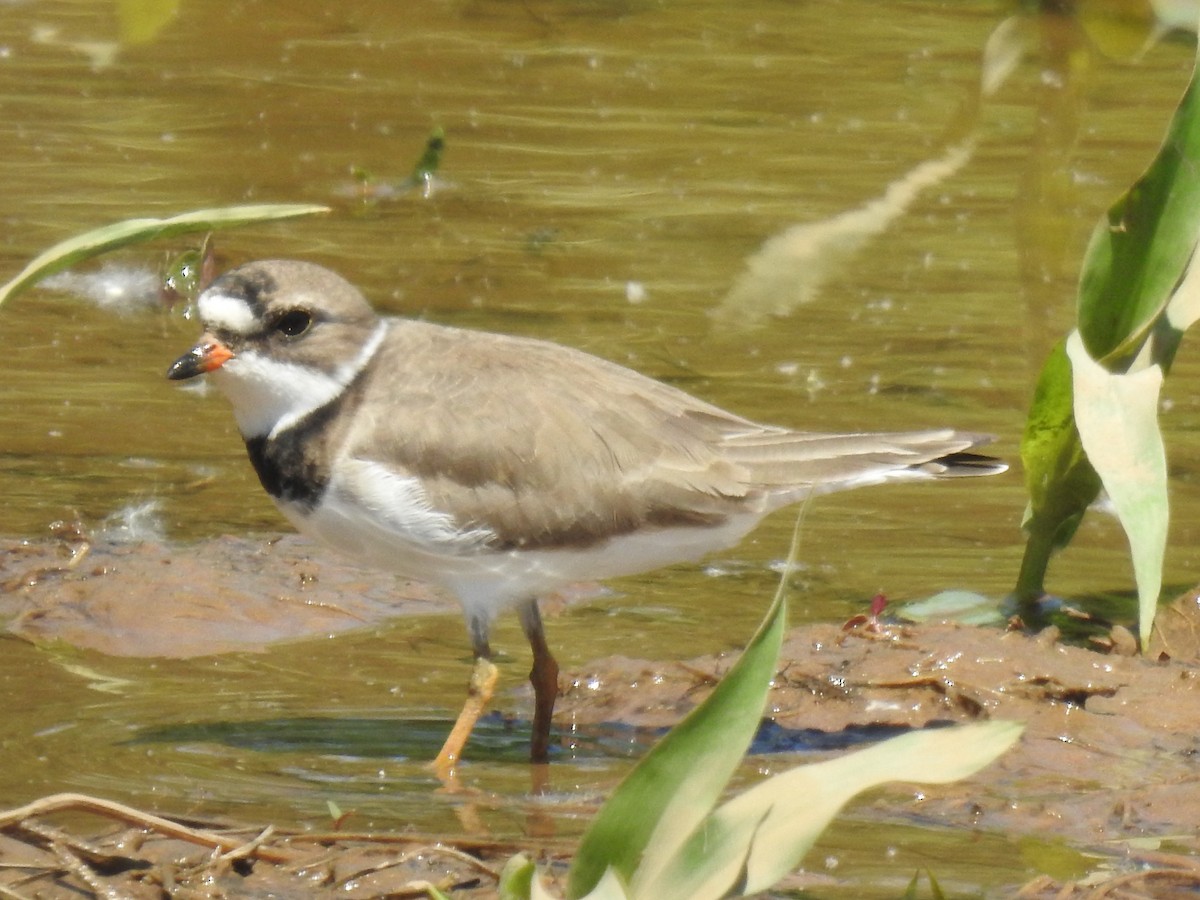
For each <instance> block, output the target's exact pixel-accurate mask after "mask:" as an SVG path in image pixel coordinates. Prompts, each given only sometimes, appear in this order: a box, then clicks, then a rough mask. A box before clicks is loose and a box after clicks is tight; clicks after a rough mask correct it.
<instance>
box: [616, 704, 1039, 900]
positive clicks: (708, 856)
mask: <svg viewBox="0 0 1200 900" xmlns="http://www.w3.org/2000/svg"><path fill="white" fill-rule="evenodd" d="M1023 728H1024V726H1023V725H1022V724H1021V723H1019V722H984V723H979V724H971V725H962V726H957V727H953V728H936V729H926V730H923V731H915V732H911V733H909V734H904V735H900V736H899V737H895V738H892V739H890V740H887V741H883V742H881V743H879V744H876V745H874V746H873V747H868V748H866V749H865V750H859V751H857V752H855V753H850V754H847V755H846V756H842V757H839V758H837V759H832V760H829V761H827V762H822V763H816V764H814V765H810V766H801V767H799V768H796V769H792V770H791V771H788V772H784V773H782V774H780V775H776V776H775V777H773V778H769V779H767V780H766V781H763V782H761V783H760V784H758V785H756V786H755V787H753V788H751V789H749V790H747V791H745V792H744V793H742V794H740V795H738V796H737V797H735V798H733V799H732V800H730V801H729V802H728V803H726V804H725V805H724V806H722V807H721V808H720V809H718V810H717V811H716V812H714V813H713V814H712V816H711V817H709V819H708V820H706V821H705V823H704V824H703V826H702V827H701V828H700V829H698V830H697V832H696V833H695V834H694V835H693V836H692V838H691V839H690V840H689V841H688V842H687V844H686V845H685V846H684V847H683V848H681V850H680V852H679V853H678V854H676V856H675V858H674V859H673V860H672V865H671V866H670V867H669V868H666V869H663V870H662V871H661V872H660V873H659V875H658V877H657V878H656V879H655V881H653V882H651V883H645V884H640V885H637V886H635V890H634V896H635V897H636V898H638V900H650V898H654V900H709V898H714V900H715V898H719V897H725V896H729V895H732V894H753V893H757V892H759V891H764V890H766V889H768V888H770V887H771V886H772V885H773V884H775V883H776V882H777V881H779V879H780V878H782V877H783V876H784V875H786V874H787V873H788V872H790V871H792V870H793V869H794V868H795V867H796V866H797V865H798V864H799V862H800V860H801V859H802V858H803V856H804V854H805V853H806V852H807V851H808V850H809V848H810V847H811V846H812V844H813V843H814V842H815V841H816V839H817V838H818V837H819V836H820V834H821V832H822V831H824V829H825V828H826V826H827V825H828V824H829V822H830V821H831V820H832V819H833V818H834V816H835V815H837V813H838V810H840V809H841V808H842V806H843V805H845V803H846V801H847V800H849V799H850V798H851V797H853V796H854V795H855V794H858V793H861V792H862V791H865V790H867V789H869V788H872V787H876V786H878V785H881V784H885V783H886V782H889V781H904V782H914V783H917V784H946V783H948V782H951V781H957V780H959V779H961V778H966V777H967V776H968V775H972V774H974V773H975V772H977V771H978V770H979V769H981V768H983V767H984V766H986V765H988V763H990V762H992V761H993V760H995V759H996V758H997V757H998V756H999V755H1000V754H1001V753H1003V752H1004V751H1005V750H1007V749H1008V748H1009V747H1011V746H1012V745H1013V744H1014V743H1015V742H1016V740H1017V738H1018V737H1019V736H1020V734H1021V731H1022V730H1023Z"/></svg>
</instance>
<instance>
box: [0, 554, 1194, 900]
mask: <svg viewBox="0 0 1200 900" xmlns="http://www.w3.org/2000/svg"><path fill="white" fill-rule="evenodd" d="M62 537H63V540H61V541H59V542H55V543H44V544H32V543H28V542H10V543H8V544H6V545H3V546H0V616H2V617H3V618H4V619H5V620H7V622H8V628H9V630H10V631H11V632H12V633H14V634H16V635H20V636H22V637H25V638H27V639H29V640H31V641H34V642H45V641H51V640H61V641H67V642H69V643H72V644H77V645H80V646H85V647H91V648H94V649H99V650H102V651H104V652H107V653H114V654H122V655H132V654H136V655H155V654H161V655H174V656H183V655H191V654H196V653H213V652H220V651H224V650H230V649H246V648H249V647H254V646H262V645H265V644H266V643H269V642H271V641H275V640H280V639H283V638H288V637H297V636H300V635H303V634H310V633H314V632H322V633H329V632H332V631H337V630H342V629H348V628H354V627H359V626H361V625H363V624H365V623H369V622H377V621H381V620H383V619H386V618H391V617H394V616H397V615H402V614H405V613H417V612H430V611H433V610H435V609H439V608H443V609H444V606H443V605H442V604H440V603H439V602H438V600H437V598H436V597H434V596H432V595H430V594H429V593H428V592H427V591H425V590H424V589H422V588H420V587H419V586H416V585H412V586H411V587H410V589H409V590H408V591H407V593H408V594H409V597H408V598H407V599H406V600H404V601H403V602H397V600H396V599H395V597H394V595H393V591H392V590H391V589H389V590H387V591H386V592H385V591H383V590H382V589H381V588H380V587H379V585H378V584H377V583H376V582H374V581H373V580H372V579H371V578H370V577H369V576H366V575H363V574H361V573H359V572H357V571H356V570H353V569H348V568H347V569H343V568H341V567H339V566H338V564H337V563H336V562H334V561H331V560H329V558H327V557H322V558H321V561H320V562H314V561H312V560H310V559H309V558H308V556H307V555H306V545H305V544H304V543H303V542H302V541H299V540H298V539H294V538H284V539H281V540H279V541H273V542H267V543H264V542H261V541H253V540H234V539H225V540H217V541H211V542H208V543H207V544H204V545H201V546H199V547H196V548H194V549H193V550H191V551H190V552H189V553H187V554H179V553H172V552H170V551H169V550H168V549H167V548H165V547H161V546H156V545H151V544H143V545H137V546H130V547H117V546H109V547H89V546H88V545H87V543H86V541H85V540H84V539H83V538H82V536H80V535H78V534H71V533H69V532H68V533H66V534H64V535H63V536H62ZM213 572H222V573H228V574H227V575H226V574H222V576H221V578H220V579H214V578H213V576H212V573H213ZM318 578H319V580H320V583H321V596H322V597H323V598H325V602H322V603H314V602H313V597H312V596H311V593H310V592H309V591H308V586H309V585H310V584H311V583H312V581H313V580H315V579H318ZM197 584H203V585H207V586H208V590H207V591H205V594H204V598H202V599H201V600H199V601H196V602H192V603H189V604H183V603H179V604H176V605H175V606H173V607H172V608H171V612H170V613H167V614H164V615H159V616H156V617H155V619H154V622H153V623H152V624H150V623H147V622H146V618H145V617H144V616H142V615H139V609H142V608H144V606H143V604H144V602H145V596H144V594H145V591H147V590H152V591H153V592H154V596H155V598H156V603H157V608H158V609H160V610H162V609H163V598H164V597H171V596H178V597H189V598H194V597H195V596H196V593H197V592H196V591H195V590H194V586H195V585H197ZM280 585H285V586H286V589H285V590H281V589H280ZM139 586H141V587H142V590H139ZM389 588H390V586H389ZM329 598H336V601H331V600H330V599H329ZM1197 606H1198V600H1197V597H1196V596H1195V595H1191V596H1188V597H1183V598H1180V600H1179V601H1177V603H1176V604H1175V605H1174V606H1173V607H1172V609H1171V611H1170V613H1169V614H1168V615H1166V616H1162V617H1160V618H1162V619H1163V621H1164V622H1166V623H1168V626H1169V630H1168V629H1164V633H1160V634H1158V635H1156V641H1155V645H1154V647H1153V648H1152V652H1151V653H1150V654H1148V655H1147V656H1146V657H1138V656H1125V655H1120V654H1119V653H1118V652H1116V651H1117V649H1118V648H1121V647H1127V646H1128V643H1129V642H1128V640H1127V639H1124V638H1123V637H1122V636H1121V635H1120V634H1118V635H1116V636H1115V638H1114V640H1113V641H1112V642H1111V643H1110V646H1109V647H1107V648H1106V649H1107V650H1108V651H1109V652H1097V651H1096V650H1094V649H1083V648H1079V647H1072V646H1065V645H1063V644H1062V643H1060V642H1059V640H1058V637H1057V634H1056V633H1055V632H1054V631H1053V630H1050V631H1047V632H1043V633H1041V634H1039V635H1035V636H1030V635H1027V634H1024V633H1020V632H1017V631H1007V632H1006V631H1001V630H996V629H985V628H971V627H962V626H957V625H952V624H935V625H921V626H908V625H884V626H871V625H868V624H864V623H859V624H858V625H856V626H855V627H853V628H849V629H846V628H843V627H840V626H834V625H816V626H806V627H802V628H796V629H794V630H793V631H792V632H791V633H790V634H789V635H788V638H787V641H786V644H785V647H784V652H783V657H782V659H783V663H782V664H781V668H780V671H779V675H778V677H777V678H776V681H775V685H774V688H773V692H772V695H771V700H770V711H771V714H772V717H773V718H774V720H775V722H776V723H777V724H778V725H780V726H783V727H785V728H788V729H797V733H798V734H800V735H801V736H802V735H804V734H826V735H828V734H840V733H844V732H850V731H853V730H855V729H868V730H869V729H871V728H877V727H879V726H898V727H899V726H902V727H922V726H926V725H930V724H931V723H941V722H954V721H969V720H978V719H984V718H1002V719H1016V720H1019V721H1022V722H1024V723H1026V731H1025V734H1024V736H1023V738H1022V740H1021V742H1020V744H1019V745H1018V747H1017V748H1015V749H1014V750H1013V751H1011V752H1009V753H1008V754H1007V755H1005V756H1004V757H1003V758H1002V759H1001V760H1000V762H999V763H997V764H996V765H993V766H992V767H990V768H988V769H987V770H985V771H984V772H983V773H981V774H980V775H979V776H977V777H976V778H975V779H972V780H971V782H970V783H969V784H963V785H960V786H952V787H949V788H947V789H944V790H939V792H938V793H937V795H936V798H931V799H929V800H928V802H927V803H926V804H925V806H924V807H923V815H924V816H925V817H926V818H927V819H928V821H930V822H937V823H941V824H947V825H951V826H960V827H963V828H972V829H980V828H982V829H989V830H992V831H1000V832H1004V833H1010V834H1012V835H1014V836H1018V835H1030V834H1034V835H1046V836H1053V837H1057V838H1060V839H1066V840H1068V841H1070V842H1071V843H1073V844H1075V845H1077V846H1082V847H1104V848H1106V849H1104V851H1103V852H1104V853H1106V854H1107V855H1109V856H1112V855H1117V854H1119V853H1120V852H1124V853H1125V854H1126V855H1127V856H1128V857H1129V858H1130V859H1131V861H1132V863H1136V865H1132V864H1131V866H1130V867H1129V868H1127V869H1126V870H1125V871H1124V872H1123V873H1122V874H1118V875H1114V876H1111V877H1110V878H1109V879H1108V880H1107V881H1104V882H1103V883H1102V884H1087V885H1082V884H1081V885H1065V886H1064V885H1056V884H1053V883H1051V882H1050V881H1049V880H1048V879H1046V880H1045V881H1044V882H1035V883H1032V884H1030V885H1027V887H1026V889H1025V891H1024V892H1023V893H1022V896H1028V897H1092V896H1095V897H1099V896H1105V897H1138V896H1145V897H1157V896H1164V897H1166V896H1177V895H1178V896H1182V895H1183V894H1184V893H1187V892H1189V891H1194V890H1196V889H1198V888H1200V864H1197V862H1196V860H1195V859H1194V858H1193V856H1192V855H1191V854H1196V853H1197V852H1200V837H1198V836H1197V824H1198V823H1200V773H1198V771H1197V768H1196V762H1195V760H1196V753H1197V749H1198V740H1197V733H1198V729H1200V666H1197V664H1196V662H1195V657H1196V652H1195V646H1194V642H1195V636H1196V635H1197V634H1198V633H1200V628H1197V626H1196V623H1197V621H1198V620H1200V617H1198V616H1197ZM231 611H236V618H235V619H234V620H233V621H231ZM731 661H732V658H731V657H726V656H721V657H703V658H700V659H694V660H689V661H687V662H648V661H645V660H634V659H623V658H610V659H604V660H598V661H596V662H593V663H591V664H589V665H587V666H586V667H585V668H584V669H583V670H581V671H578V672H564V674H563V676H562V682H561V683H562V686H563V697H562V699H561V700H560V705H559V709H558V712H557V713H556V716H557V717H558V719H559V721H560V722H572V723H575V724H577V725H583V724H589V723H613V722H620V723H626V724H630V725H646V726H661V725H670V724H672V723H673V722H675V721H677V720H678V719H679V717H680V716H681V715H682V714H683V713H684V712H686V711H687V710H688V709H690V708H692V707H693V706H694V705H695V704H696V703H697V702H698V701H699V700H700V699H702V698H703V696H704V695H705V694H706V692H707V691H708V690H709V689H710V687H711V685H712V684H713V683H715V681H716V680H717V679H719V678H720V676H721V674H722V673H723V672H724V671H725V670H727V669H728V667H729V665H730V664H731ZM767 759H768V760H769V757H767ZM64 809H66V810H74V811H75V813H73V814H71V815H68V816H67V817H66V818H65V819H64V812H63V811H64ZM80 809H84V810H86V811H87V812H88V813H89V814H91V815H100V816H103V817H104V819H106V820H112V821H113V822H115V823H119V827H113V825H112V824H109V825H106V826H105V827H104V828H100V829H98V828H97V826H96V820H95V819H94V818H90V817H89V818H80V817H79V815H78V811H79V810H80ZM55 823H58V824H55ZM63 823H66V824H63ZM80 833H82V834H86V835H87V839H86V840H84V839H82V838H80V837H78V836H77V835H78V834H80ZM1146 836H1157V837H1164V836H1169V837H1170V838H1171V840H1172V842H1173V846H1174V847H1176V848H1178V849H1179V850H1180V851H1181V854H1182V855H1176V854H1171V855H1167V854H1162V853H1158V852H1156V851H1150V850H1147V851H1144V852H1141V851H1137V850H1134V849H1126V850H1124V851H1116V850H1114V849H1113V848H1114V847H1116V846H1123V847H1126V848H1131V847H1136V846H1137V844H1136V843H1129V842H1128V841H1129V839H1131V838H1135V837H1146ZM1112 841H1123V842H1125V843H1122V844H1120V845H1118V844H1110V843H1108V842H1112ZM518 849H522V850H525V851H526V852H531V851H534V852H540V853H541V860H542V862H543V863H544V864H545V863H553V862H554V861H558V862H561V861H562V860H563V859H565V858H566V856H567V855H568V854H569V847H564V846H542V847H540V848H538V847H533V846H530V845H529V844H527V845H525V846H523V847H520V848H518V847H514V846H511V845H508V844H500V843H493V842H484V841H470V840H464V839H461V838H445V837H442V838H438V837H430V836H424V837H419V836H396V835H349V834H344V833H335V834H329V835H312V834H303V835H298V834H290V835H289V834H283V833H279V832H274V831H271V830H270V829H268V830H267V831H265V832H264V831H262V830H251V831H246V830H242V831H236V830H235V831H228V830H225V829H224V828H222V827H218V826H217V825H214V823H186V825H180V824H176V823H170V822H167V821H166V820H159V819H155V818H154V817H152V816H147V815H143V814H141V813H138V812H137V811H136V810H129V809H126V808H122V807H117V806H116V805H114V804H106V803H104V802H103V801H94V800H91V799H90V798H81V797H78V796H75V795H70V796H63V797H56V798H47V799H46V800H45V801H42V802H41V803H40V804H33V805H31V807H27V808H23V809H21V810H16V811H12V812H10V813H7V814H6V813H0V860H2V861H3V866H2V867H0V895H2V896H12V897H59V896H62V897H66V896H78V895H79V893H78V892H80V891H82V892H84V893H85V894H86V893H90V894H94V895H100V896H121V897H150V896H154V897H161V896H176V897H224V896H248V895H253V894H262V895H264V896H265V895H271V894H273V895H276V896H297V895H307V894H310V893H321V892H325V891H331V890H333V889H336V892H337V895H338V896H344V897H351V898H352V897H375V896H397V897H399V896H423V895H424V894H423V891H424V890H425V889H424V887H423V883H425V882H428V883H432V884H437V885H439V886H440V887H441V888H442V889H443V890H450V889H453V890H454V891H455V896H468V897H469V896H491V895H494V893H495V889H496V880H495V876H496V873H497V871H498V867H499V866H501V865H502V864H503V861H504V860H505V859H507V858H508V857H509V856H511V855H512V853H514V852H516V851H517V850H518ZM252 860H253V861H254V862H253V863H252ZM559 869H561V867H559ZM1188 895H1191V894H1188Z"/></svg>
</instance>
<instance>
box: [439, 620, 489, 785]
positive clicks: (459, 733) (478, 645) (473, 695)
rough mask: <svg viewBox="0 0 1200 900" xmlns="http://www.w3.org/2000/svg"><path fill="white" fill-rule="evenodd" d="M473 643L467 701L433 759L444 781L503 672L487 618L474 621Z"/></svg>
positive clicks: (459, 756)
mask: <svg viewBox="0 0 1200 900" xmlns="http://www.w3.org/2000/svg"><path fill="white" fill-rule="evenodd" d="M470 627H471V645H472V649H473V650H474V652H475V665H474V666H473V667H472V668H471V680H470V681H469V682H468V683H467V702H466V703H464V704H463V708H462V712H460V713H459V714H458V719H457V720H456V721H455V723H454V727H453V728H452V729H450V735H449V736H448V737H447V738H446V742H445V743H444V744H442V749H441V752H440V753H438V755H437V758H436V759H434V761H433V770H434V772H436V773H437V775H438V777H439V778H441V779H442V780H443V781H444V780H446V779H447V778H449V777H450V776H451V774H452V773H453V771H454V766H455V764H456V763H457V762H458V760H459V759H460V758H461V757H462V752H463V748H464V747H465V746H466V744H467V740H468V739H469V738H470V737H471V732H472V731H473V730H474V728H475V723H476V722H477V721H479V717H480V716H481V715H483V711H484V709H486V708H487V705H488V703H490V702H491V699H492V694H494V693H495V691H496V679H497V678H498V677H499V675H500V672H499V670H498V669H497V668H496V664H495V663H493V662H492V648H491V647H490V646H488V628H487V623H486V622H479V621H475V620H472V621H471V626H470Z"/></svg>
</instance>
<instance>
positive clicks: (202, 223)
mask: <svg viewBox="0 0 1200 900" xmlns="http://www.w3.org/2000/svg"><path fill="white" fill-rule="evenodd" d="M325 212H329V207H327V206H316V205H313V204H310V203H256V204H249V205H243V206H223V207H219V208H216V209H198V210H194V211H192V212H188V213H182V214H181V215H177V216H170V217H168V218H165V219H151V218H146V219H126V220H124V221H122V222H114V223H112V224H111V225H104V226H102V227H100V228H94V229H92V230H91V231H86V232H84V233H83V234H77V235H75V236H74V237H70V238H67V239H66V240H65V241H61V242H59V243H57V244H55V245H54V246H53V247H51V248H50V249H48V250H46V251H44V252H43V253H40V254H38V255H37V256H36V257H35V258H34V259H33V260H32V261H31V262H30V263H29V264H28V265H27V266H25V268H24V269H22V270H21V272H20V273H19V274H18V275H17V276H16V277H15V278H13V279H12V280H11V281H9V282H8V283H7V284H5V285H3V286H2V287H0V305H2V304H3V303H4V301H5V300H7V299H8V298H9V297H11V296H13V295H14V294H17V293H19V292H20V291H23V290H25V289H26V288H28V287H30V286H32V285H34V284H36V283H37V282H39V281H41V280H42V279H43V278H45V277H46V276H47V275H53V274H54V273H55V272H61V271H62V270H63V269H68V268H70V267H71V266H73V265H75V264H76V263H80V262H83V261H84V260H87V259H91V258H92V257H94V256H99V255H100V254H101V253H107V252H108V251H110V250H116V249H118V248H120V247H126V246H129V245H130V244H136V243H139V242H141V241H149V240H153V239H155V238H168V237H178V236H180V235H184V234H195V233H197V232H206V231H215V230H217V229H218V228H234V227H236V226H239V225H249V224H251V223H254V222H268V221H273V220H275V219H292V218H295V217H297V216H311V215H315V214H316V213H325Z"/></svg>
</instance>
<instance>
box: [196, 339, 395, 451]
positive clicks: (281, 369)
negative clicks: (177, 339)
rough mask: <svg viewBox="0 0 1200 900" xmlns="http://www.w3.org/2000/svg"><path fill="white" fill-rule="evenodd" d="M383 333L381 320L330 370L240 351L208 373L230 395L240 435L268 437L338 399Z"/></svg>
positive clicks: (365, 364)
mask: <svg viewBox="0 0 1200 900" xmlns="http://www.w3.org/2000/svg"><path fill="white" fill-rule="evenodd" d="M386 334H387V322H386V321H382V322H380V323H379V324H378V325H377V326H376V328H375V330H374V331H373V332H371V336H370V338H368V339H367V341H366V343H365V344H363V346H362V349H361V350H359V352H358V353H357V354H356V355H355V356H354V358H353V359H351V360H349V361H348V362H346V363H344V364H343V365H341V366H338V367H337V368H336V369H335V370H334V371H333V372H332V373H329V372H323V371H321V370H319V369H314V368H313V367H311V366H305V365H300V364H298V363H290V362H280V361H279V360H276V359H272V358H271V357H269V356H265V355H264V354H262V353H258V352H255V351H254V350H244V351H240V352H239V353H238V354H237V355H236V356H235V357H234V358H233V359H231V360H229V361H228V362H227V363H225V365H223V366H221V368H219V369H217V370H216V371H214V372H213V373H212V378H213V383H214V384H216V386H217V387H218V388H219V389H220V391H221V393H223V394H224V395H225V396H226V397H228V398H229V402H230V404H231V405H232V406H233V417H234V419H236V420H237V425H238V430H239V431H240V432H241V433H242V437H244V438H253V437H263V436H266V437H270V436H272V435H274V434H277V433H278V432H280V431H283V430H284V429H286V428H288V427H289V426H291V425H293V424H295V423H296V422H298V421H299V420H300V419H302V418H304V416H306V415H308V414H309V413H310V412H312V411H313V410H315V409H319V408H320V407H322V406H324V405H325V404H326V403H328V402H329V401H331V400H333V399H335V398H337V397H338V396H339V395H340V394H341V393H342V391H344V390H345V389H346V386H347V385H348V384H350V382H351V381H353V380H354V378H355V376H357V375H358V373H359V372H361V371H362V370H363V369H364V368H366V366H367V364H368V363H370V361H371V359H372V358H373V357H374V356H375V353H376V351H377V350H378V349H379V345H380V344H381V343H382V342H383V338H384V336H385V335H386Z"/></svg>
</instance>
